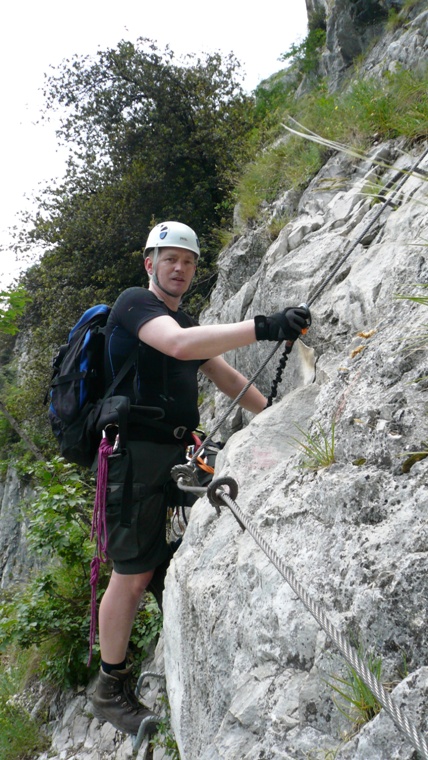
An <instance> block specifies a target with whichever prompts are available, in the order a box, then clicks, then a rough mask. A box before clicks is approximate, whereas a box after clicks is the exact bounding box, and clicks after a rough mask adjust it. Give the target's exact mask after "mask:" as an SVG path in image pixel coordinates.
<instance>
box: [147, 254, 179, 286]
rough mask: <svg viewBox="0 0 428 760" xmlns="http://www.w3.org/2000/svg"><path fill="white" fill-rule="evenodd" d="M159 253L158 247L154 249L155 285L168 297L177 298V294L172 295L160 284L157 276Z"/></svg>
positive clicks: (153, 276) (153, 278)
mask: <svg viewBox="0 0 428 760" xmlns="http://www.w3.org/2000/svg"><path fill="white" fill-rule="evenodd" d="M158 253H159V248H158V246H156V247H155V248H154V252H153V274H152V280H153V282H154V283H155V285H156V287H158V288H159V290H161V291H162V292H163V293H166V295H167V296H171V297H172V298H176V297H177V296H176V295H175V293H170V292H169V290H167V289H166V288H164V287H163V285H161V284H160V282H159V279H158V276H157V273H156V269H157V263H158Z"/></svg>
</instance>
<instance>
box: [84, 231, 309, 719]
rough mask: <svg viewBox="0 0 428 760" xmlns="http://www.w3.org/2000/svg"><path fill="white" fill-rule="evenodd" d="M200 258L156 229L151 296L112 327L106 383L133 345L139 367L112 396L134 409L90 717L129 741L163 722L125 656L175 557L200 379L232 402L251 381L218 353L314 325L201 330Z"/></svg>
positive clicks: (112, 526) (253, 400)
mask: <svg viewBox="0 0 428 760" xmlns="http://www.w3.org/2000/svg"><path fill="white" fill-rule="evenodd" d="M199 255H200V249H199V242H198V238H197V236H196V234H195V232H194V231H193V230H192V229H191V228H190V227H188V226H187V225H185V224H181V223H179V222H164V223H162V224H158V225H157V226H156V227H155V228H154V229H153V230H152V231H151V232H150V234H149V236H148V239H147V243H146V247H145V251H144V266H145V269H146V272H147V274H148V276H149V280H150V283H149V288H148V289H146V288H141V287H133V288H129V289H127V290H125V291H124V292H123V293H122V294H121V295H120V296H119V298H118V299H117V301H116V303H115V304H114V306H113V309H112V311H111V314H110V316H109V319H108V324H107V331H106V375H107V378H106V380H107V383H109V382H110V381H111V380H112V379H113V378H114V377H115V376H116V375H117V373H118V371H119V370H120V368H121V366H122V365H123V364H124V362H125V361H126V359H127V357H128V356H129V355H130V353H132V352H133V351H134V352H135V349H136V346H138V359H137V362H136V367H134V368H132V369H131V370H130V371H129V372H128V374H127V375H126V376H125V378H124V379H123V380H122V382H121V383H120V384H119V386H118V387H117V388H116V390H115V394H118V395H123V396H128V397H129V398H130V399H131V404H132V406H131V412H130V415H129V420H128V426H127V445H126V456H125V457H121V456H116V457H112V458H111V459H110V461H109V487H108V497H107V534H108V541H107V552H108V556H109V558H110V559H111V560H112V561H113V571H112V575H111V579H110V582H109V585H108V587H107V589H106V591H105V594H104V596H103V599H102V602H101V605H100V611H99V639H100V649H101V670H100V676H99V680H98V683H97V687H96V690H95V693H94V695H93V711H94V715H95V716H96V717H97V718H99V719H101V720H107V721H109V722H110V723H112V724H113V726H115V727H116V728H117V729H119V730H121V731H124V732H126V733H130V734H137V732H138V728H139V726H140V723H141V721H142V720H144V721H145V722H146V723H147V726H148V730H149V731H154V730H155V729H156V725H157V723H158V717H157V716H156V714H155V713H152V712H151V711H148V710H147V709H146V708H145V707H143V705H142V704H141V703H140V702H138V700H137V699H136V697H135V695H134V693H133V691H132V688H131V686H130V676H131V668H128V667H127V663H126V653H127V647H128V642H129V638H130V635H131V630H132V626H133V623H134V619H135V615H136V613H137V610H138V605H139V602H140V599H141V596H142V594H143V592H144V590H145V589H146V588H147V587H148V585H149V584H150V582H151V580H152V577H153V574H154V571H155V569H156V568H159V567H160V566H161V565H163V564H164V563H165V562H168V560H169V558H170V556H171V549H170V547H169V545H168V544H167V542H166V536H165V521H166V511H167V506H168V484H169V483H170V471H171V468H172V466H173V465H174V464H177V463H179V462H183V461H184V456H183V453H184V450H185V446H186V445H187V443H189V442H190V438H189V436H190V433H191V431H192V430H194V429H195V428H196V427H197V426H198V422H199V412H198V407H197V398H198V384H197V373H198V371H199V370H200V371H201V372H203V373H204V374H205V375H206V376H207V377H208V378H209V379H210V380H212V381H213V382H214V383H215V385H216V386H217V387H218V388H219V389H220V390H221V391H222V392H223V393H225V394H226V395H227V396H229V397H230V398H235V397H236V396H237V395H238V393H240V391H241V390H242V389H243V387H244V385H245V384H246V382H247V381H246V379H245V377H243V375H241V374H240V373H239V372H237V371H236V370H235V369H233V368H232V367H231V366H230V365H229V364H227V362H226V361H225V360H224V359H223V358H222V356H221V354H223V353H225V352H226V351H230V350H233V349H236V348H239V347H241V346H247V345H249V344H251V343H254V342H255V341H257V340H271V341H278V340H292V341H294V340H296V339H297V338H298V337H299V335H300V334H301V332H302V330H303V328H305V327H306V324H307V323H306V319H307V318H308V310H307V309H306V308H301V307H290V308H287V309H284V311H282V312H280V313H278V314H274V315H273V316H270V317H265V316H257V317H255V318H254V319H249V320H246V321H243V322H238V323H233V324H220V325H204V326H199V325H197V323H196V322H195V321H194V320H193V319H192V318H191V317H190V316H189V315H187V314H186V313H185V312H184V311H183V310H182V309H181V308H180V302H181V299H182V296H183V295H184V294H185V293H186V291H187V290H188V289H189V287H190V284H191V282H192V279H193V276H194V274H195V271H196V265H197V261H198V258H199ZM266 403H267V402H266V398H265V397H264V396H263V394H262V393H260V392H259V391H258V390H257V389H256V388H255V387H254V386H250V387H249V389H248V390H247V391H246V393H245V394H244V395H243V397H242V398H241V400H240V405H241V406H242V407H244V408H245V409H247V410H249V411H250V412H252V413H254V414H258V413H259V412H261V411H263V409H265V407H266ZM142 407H144V409H142ZM130 470H131V471H132V480H131V491H130V493H131V494H132V497H131V511H130V513H129V514H128V515H127V517H128V519H126V520H124V519H123V512H122V507H123V494H124V491H125V490H126V489H128V493H129V487H128V486H127V485H126V483H127V482H128V481H129V472H130ZM128 485H129V484H128Z"/></svg>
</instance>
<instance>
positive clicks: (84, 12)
mask: <svg viewBox="0 0 428 760" xmlns="http://www.w3.org/2000/svg"><path fill="white" fill-rule="evenodd" d="M5 6H6V7H5V8H3V9H2V13H1V19H2V24H1V33H0V35H1V36H0V39H1V45H0V66H1V68H0V71H1V95H2V119H1V122H0V144H1V151H2V158H1V169H2V172H1V174H2V183H1V219H0V245H1V246H2V247H3V246H6V250H3V251H2V253H1V263H0V284H1V285H3V286H5V285H6V284H7V282H8V281H10V279H11V276H12V273H13V272H15V271H16V269H17V267H18V266H19V265H17V264H16V262H15V261H14V259H13V257H12V255H11V254H10V253H9V252H8V250H7V245H8V241H9V240H10V238H9V234H8V232H7V231H8V229H9V228H10V227H12V226H13V225H18V226H19V216H18V215H19V212H20V211H22V210H24V209H26V208H29V206H30V200H26V196H27V197H28V198H31V196H32V195H34V193H35V192H36V191H37V188H38V187H39V186H40V184H41V185H43V184H44V183H45V182H46V180H49V179H51V178H53V177H56V176H62V174H63V170H64V154H63V153H61V152H60V151H59V150H58V147H57V144H56V138H55V132H54V126H53V125H49V124H44V125H40V124H37V120H38V117H39V115H40V109H41V107H42V104H43V99H42V94H41V88H42V86H43V81H44V74H46V73H49V70H50V67H52V66H54V67H55V66H57V65H58V64H59V63H60V62H61V61H62V60H63V59H65V58H68V57H70V56H72V55H73V54H74V53H79V54H93V53H96V51H97V49H101V50H103V49H105V48H107V47H109V46H115V45H116V44H117V42H118V41H119V40H121V39H128V40H131V41H135V40H136V39H137V38H138V37H149V38H151V39H152V40H154V41H155V42H156V43H157V44H158V45H159V47H161V48H163V47H164V46H165V45H166V44H169V46H170V48H171V49H172V50H173V51H174V52H176V53H179V54H182V53H200V52H214V51H216V50H220V51H221V52H223V53H229V52H233V53H234V54H235V56H236V57H237V58H238V60H239V61H240V62H241V63H242V64H243V68H244V70H245V72H246V76H245V88H246V89H247V90H248V91H252V90H254V88H255V87H256V86H257V85H258V84H259V82H260V81H261V80H262V79H265V78H266V77H268V76H269V75H270V74H273V73H274V72H275V71H278V70H279V69H280V68H281V67H282V64H281V63H280V62H279V61H278V58H279V56H280V55H281V53H284V52H286V51H287V50H289V48H290V46H291V44H292V43H293V42H294V43H298V42H300V41H301V40H302V39H303V38H304V37H305V35H306V32H307V26H306V25H307V15H306V4H305V0H264V2H260V3H257V4H256V5H253V7H251V4H250V3H249V2H248V0H245V1H244V0H217V2H214V3H211V4H209V5H208V4H202V3H201V2H200V0H199V1H197V0H179V2H171V0H163V2H153V0H151V2H148V1H147V0H119V1H118V2H116V3H113V4H111V5H109V4H108V3H106V2H105V0H103V1H102V2H101V0H74V2H73V3H71V2H70V3H67V4H65V3H58V0H55V1H54V0H21V2H18V3H12V2H9V3H7V5H6V4H5Z"/></svg>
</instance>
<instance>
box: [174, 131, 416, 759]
mask: <svg viewBox="0 0 428 760" xmlns="http://www.w3.org/2000/svg"><path fill="white" fill-rule="evenodd" d="M402 147H403V146H402V145H399V144H398V143H397V144H394V143H389V144H384V145H382V146H378V147H377V148H376V149H374V150H373V154H372V155H371V156H370V158H369V159H367V160H366V161H364V162H362V163H361V164H359V165H356V166H354V164H351V162H350V159H349V158H347V157H346V156H343V155H339V156H335V157H333V158H332V159H330V161H329V162H328V163H327V164H326V165H325V166H324V168H323V170H322V177H323V178H327V177H331V178H334V177H337V176H338V175H340V176H342V177H343V176H346V177H347V178H348V181H347V185H346V187H345V188H344V189H341V190H339V191H337V190H336V191H332V192H331V193H324V192H319V191H318V190H317V187H319V179H320V178H319V177H318V178H316V179H315V180H314V182H313V183H312V184H311V185H310V186H309V187H308V188H307V190H306V191H305V192H304V193H303V195H302V197H301V199H300V202H299V206H298V214H297V216H296V217H295V219H294V220H293V221H292V222H290V223H289V224H288V225H287V226H286V227H284V229H283V230H282V232H281V233H280V235H279V237H278V239H277V240H276V241H275V242H274V243H272V244H271V245H270V247H269V248H268V249H267V251H266V254H265V255H264V256H263V258H262V259H261V261H260V264H259V266H258V267H257V269H256V271H250V273H249V276H248V278H247V279H246V278H245V276H244V275H243V274H242V271H241V268H242V251H243V250H244V249H245V245H248V244H249V243H248V240H247V241H238V242H236V243H235V244H234V245H233V246H232V247H231V248H230V249H228V250H227V251H224V252H223V254H222V256H221V259H220V267H221V268H222V269H223V270H224V272H226V273H227V275H228V276H227V278H225V279H224V281H223V279H222V278H221V279H220V281H219V286H218V288H217V290H216V292H215V293H214V294H213V298H212V302H211V306H210V308H209V309H208V310H207V313H206V315H205V319H206V321H208V322H211V321H216V320H217V319H219V318H220V315H221V319H222V321H225V320H227V321H229V320H230V321H234V320H238V319H243V318H245V317H247V318H248V317H251V316H253V315H255V314H257V313H272V312H275V311H277V310H278V309H279V308H281V307H283V306H284V305H286V304H291V303H300V302H307V301H308V300H311V299H312V298H313V297H314V296H316V297H315V301H314V303H313V307H312V313H313V325H312V328H311V330H310V331H309V333H308V335H307V336H305V339H304V341H303V343H304V344H305V346H306V347H304V346H303V345H301V346H300V347H299V348H297V347H296V348H295V349H294V350H293V352H292V354H291V357H290V361H289V363H288V365H287V368H286V370H285V374H284V380H283V383H282V385H281V391H280V394H279V396H278V400H277V401H276V402H275V403H274V405H273V406H272V408H271V409H269V410H267V411H265V412H263V413H262V414H261V415H259V416H257V417H256V418H254V419H253V420H252V421H251V422H250V424H248V425H247V426H246V427H245V428H244V429H243V430H241V431H239V432H236V433H235V435H233V436H232V437H231V438H230V439H229V441H228V443H227V445H226V448H225V449H224V450H223V451H222V452H221V454H220V455H219V457H218V462H217V468H216V476H217V477H222V476H225V475H228V476H232V477H233V478H234V479H235V480H236V482H237V484H238V486H239V493H238V496H237V499H236V501H237V503H238V504H239V506H240V508H241V509H242V510H243V512H244V513H245V515H246V516H247V517H248V518H249V519H250V521H251V523H252V524H253V525H254V526H255V527H256V529H257V530H258V531H260V532H261V534H262V536H263V538H264V540H265V541H266V542H267V544H268V546H270V547H273V548H274V549H275V552H276V554H277V555H278V556H279V557H280V558H281V559H282V560H283V561H284V562H285V564H286V565H287V566H289V567H290V569H291V570H292V572H293V573H294V574H295V576H296V577H297V579H298V580H299V581H300V583H301V584H302V585H303V587H304V588H305V589H306V590H307V592H308V593H309V595H310V596H311V597H313V598H314V599H315V600H316V601H317V602H318V603H319V604H320V605H321V606H322V608H323V609H324V611H325V612H326V614H327V615H328V616H329V618H330V620H331V621H332V623H333V625H334V626H335V627H336V628H337V629H338V630H340V631H341V632H342V633H343V635H344V636H346V638H347V640H349V641H350V642H351V644H353V645H354V646H355V647H360V648H361V650H362V652H363V653H364V657H366V658H367V657H369V656H370V654H372V655H375V656H376V657H379V658H381V661H382V671H383V672H382V679H383V681H385V682H388V683H390V684H393V685H397V684H400V685H399V686H397V688H396V691H395V692H394V694H395V695H396V699H397V700H398V701H399V702H400V703H402V704H404V705H406V707H407V710H408V712H409V717H410V718H411V719H412V720H414V721H415V722H416V724H417V725H418V726H420V728H421V730H422V731H426V726H427V721H428V710H427V703H426V698H425V699H424V695H426V691H427V667H426V666H427V654H426V653H427V650H428V625H427V605H426V596H427V577H428V575H427V572H428V528H427V520H426V496H427V485H426V469H427V466H428V465H427V462H428V459H425V458H424V456H425V455H424V454H422V455H418V454H415V453H414V452H426V450H427V443H426V441H427V417H426V413H427V401H426V395H425V391H426V388H427V382H428V381H427V379H426V378H427V377H428V365H427V360H426V351H425V349H424V341H425V340H426V337H425V336H426V320H427V312H426V307H424V306H422V305H420V304H417V303H414V302H413V301H410V300H406V299H404V300H403V299H399V298H397V294H402V295H406V294H410V293H413V294H415V293H418V294H419V295H423V294H424V291H423V290H422V289H421V287H420V286H421V285H422V284H425V283H426V282H427V278H428V262H427V256H426V244H427V240H428V217H427V213H426V208H427V205H426V204H427V200H428V185H427V181H426V175H425V172H426V171H427V169H428V157H425V158H423V160H422V162H421V164H420V167H419V169H420V171H419V172H418V171H416V172H414V173H413V174H412V175H411V176H410V177H408V179H407V181H406V182H405V184H404V186H403V188H402V190H401V192H399V193H398V194H397V195H396V196H395V199H394V203H393V204H392V205H390V206H387V207H385V208H384V210H383V212H382V214H381V215H380V216H379V209H380V206H379V204H376V203H375V204H373V202H372V199H371V198H368V197H365V196H364V194H363V193H362V188H363V187H364V186H366V184H367V180H368V178H369V177H370V176H372V174H373V172H375V173H376V174H377V175H381V176H382V179H383V181H384V182H385V183H387V182H388V181H389V180H392V178H395V181H396V179H397V177H398V176H400V175H399V170H408V169H409V168H410V166H411V165H412V163H413V161H414V160H415V158H416V153H415V155H414V156H410V155H407V154H403V153H402V152H401V148H402ZM420 152H421V150H420V149H419V153H420ZM380 159H381V163H382V166H379V162H380ZM386 165H390V166H391V168H389V169H386V168H385V166H386ZM370 225H371V226H370ZM260 234H261V232H260ZM256 235H257V233H253V238H254V237H255V236H256ZM358 240H360V242H359V243H358V244H356V245H355V244H353V243H354V241H358ZM351 247H352V248H353V250H352V253H351V254H350V256H349V258H347V259H346V261H344V262H343V264H342V265H341V266H340V268H339V269H338V271H337V272H336V274H335V275H334V276H333V277H332V279H331V280H328V278H329V276H330V273H331V272H332V270H333V269H334V267H335V266H336V265H337V263H338V262H339V261H340V260H341V259H343V257H344V254H346V252H347V251H348V250H349V249H350V248H351ZM235 257H236V258H235ZM235 261H236V265H235ZM250 264H251V267H254V260H252V261H251V262H250ZM235 271H236V278H235ZM226 279H227V284H226ZM418 286H419V287H418ZM234 287H235V289H234ZM225 294H226V300H224V299H225ZM268 350H269V346H267V345H266V344H258V345H254V346H252V347H251V348H248V349H241V350H240V351H239V352H236V354H235V355H233V356H231V357H229V358H230V359H231V361H232V362H233V363H236V365H237V366H239V367H240V368H243V370H244V371H245V372H246V373H248V374H251V373H252V372H253V371H254V370H255V369H256V367H257V365H258V364H259V363H260V361H261V360H262V359H263V357H264V356H265V355H266V353H267V351H268ZM275 363H276V362H275V361H273V362H271V366H270V369H268V370H265V371H264V372H263V375H262V377H261V378H259V380H258V382H257V384H258V385H259V387H260V388H261V389H262V390H263V391H264V392H266V393H268V392H269V388H270V380H271V377H272V376H273V375H274V370H275ZM221 411H223V407H222V406H221V405H220V408H218V409H217V410H216V412H215V413H214V415H213V416H212V418H211V419H210V420H209V425H212V424H214V423H215V421H216V420H217V419H218V416H219V414H220V413H221ZM333 424H334V426H335V452H334V459H335V462H334V463H333V464H331V465H330V466H328V467H325V468H320V469H317V470H309V469H308V468H305V467H302V464H301V460H302V452H301V451H299V448H298V445H297V444H296V440H295V439H296V438H297V439H299V438H300V440H302V441H303V442H305V440H307V439H305V437H304V431H305V430H306V431H308V432H309V435H310V436H312V438H314V437H316V435H317V434H319V432H320V431H323V435H322V436H321V441H325V439H328V440H330V439H331V435H332V425H333ZM165 597H166V598H165V623H164V636H165V648H166V654H165V665H166V668H165V669H166V674H167V687H168V694H169V698H170V703H171V709H172V718H173V727H174V731H175V734H176V738H177V741H178V744H179V747H180V754H181V758H182V760H243V758H248V760H250V758H251V760H253V759H254V760H256V759H258V758H260V760H261V758H306V757H315V756H317V757H318V756H319V755H317V754H316V753H317V752H319V751H320V750H323V752H324V755H323V754H321V757H322V756H327V753H328V751H330V752H333V751H335V752H337V754H336V755H335V757H337V758H342V757H343V758H345V757H346V758H351V757H352V758H357V757H358V758H361V759H363V758H364V760H373V759H374V758H376V759H378V760H381V759H382V760H391V758H400V760H403V759H404V758H409V760H410V758H412V757H414V754H413V753H414V750H413V748H412V746H411V745H410V744H409V743H408V742H407V740H405V739H403V737H401V735H400V734H398V732H397V730H396V728H395V727H394V725H393V723H392V722H391V721H390V719H389V718H388V717H387V716H385V715H383V714H382V715H380V716H379V718H377V719H376V721H373V722H372V723H371V724H369V726H368V727H367V728H365V729H364V730H363V731H361V732H360V734H359V735H358V738H356V739H354V740H353V742H352V743H351V744H346V743H344V742H343V738H344V735H345V733H346V732H347V731H348V732H349V730H350V724H349V723H348V722H347V721H346V720H345V718H344V716H343V715H342V714H341V712H340V711H339V710H338V708H337V707H336V705H335V697H337V694H336V693H335V692H334V690H333V689H332V688H331V686H330V685H329V683H335V678H337V677H345V678H346V673H347V671H346V666H345V663H344V660H343V659H342V657H341V656H340V655H339V653H338V651H337V649H336V648H335V646H334V645H333V643H332V641H331V640H330V638H329V637H327V636H326V635H325V633H324V632H323V631H322V630H321V629H320V627H319V625H318V624H317V622H316V621H315V619H314V618H313V616H312V615H311V614H310V613H309V612H308V611H307V610H306V608H305V607H304V605H303V604H302V602H301V600H300V599H299V598H298V597H297V596H296V594H295V593H294V592H293V591H292V590H291V589H290V587H289V586H288V585H287V583H286V582H285V581H284V579H283V578H282V577H281V575H280V574H279V573H278V570H277V569H276V568H275V566H274V565H273V564H272V562H271V561H270V560H269V559H268V557H267V556H266V554H265V552H264V551H262V549H261V548H260V547H259V546H258V545H257V543H256V542H255V541H254V539H253V538H252V536H251V535H249V533H248V531H245V532H243V531H242V530H241V528H240V526H239V525H238V523H237V521H236V520H235V518H234V517H233V515H232V514H231V513H230V511H229V510H228V509H227V507H223V509H222V511H221V516H220V517H218V516H217V514H216V511H215V510H214V509H213V507H212V506H211V505H210V504H209V502H208V500H207V499H204V500H200V501H199V502H198V503H197V504H196V505H195V507H194V508H193V510H192V517H191V520H190V524H189V527H188V530H187V533H186V535H185V538H184V541H183V544H182V546H181V548H180V549H179V551H178V553H177V554H176V555H175V559H174V561H173V563H172V566H171V568H170V571H169V573H168V576H167V586H166V594H165ZM403 663H404V665H403ZM407 673H409V674H410V675H409V676H408V678H407V680H406V681H403V678H405V676H406V675H407ZM339 701H340V699H339ZM345 707H346V705H345ZM348 707H349V705H348ZM342 747H343V748H342Z"/></svg>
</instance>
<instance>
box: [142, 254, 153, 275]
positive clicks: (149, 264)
mask: <svg viewBox="0 0 428 760" xmlns="http://www.w3.org/2000/svg"><path fill="white" fill-rule="evenodd" d="M144 269H145V270H146V272H147V274H148V275H149V277H151V276H152V274H153V261H152V257H151V256H146V258H145V259H144Z"/></svg>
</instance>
